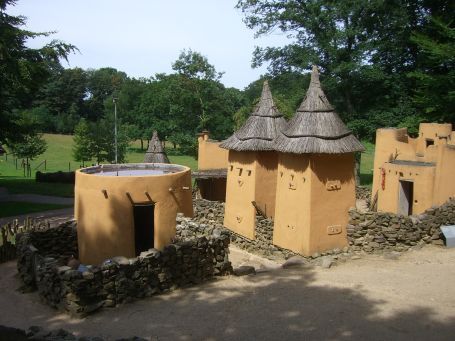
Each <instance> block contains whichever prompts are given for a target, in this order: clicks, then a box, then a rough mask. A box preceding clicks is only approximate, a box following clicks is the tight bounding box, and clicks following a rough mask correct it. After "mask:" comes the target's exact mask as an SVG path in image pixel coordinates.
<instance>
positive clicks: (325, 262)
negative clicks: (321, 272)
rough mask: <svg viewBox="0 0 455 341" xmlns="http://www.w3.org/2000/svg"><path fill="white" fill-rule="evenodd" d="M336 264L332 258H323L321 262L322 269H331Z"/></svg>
mask: <svg viewBox="0 0 455 341" xmlns="http://www.w3.org/2000/svg"><path fill="white" fill-rule="evenodd" d="M333 264H334V260H333V258H332V257H329V256H326V257H323V258H322V260H321V267H323V268H324V269H329V268H330V267H331V266H332V265H333Z"/></svg>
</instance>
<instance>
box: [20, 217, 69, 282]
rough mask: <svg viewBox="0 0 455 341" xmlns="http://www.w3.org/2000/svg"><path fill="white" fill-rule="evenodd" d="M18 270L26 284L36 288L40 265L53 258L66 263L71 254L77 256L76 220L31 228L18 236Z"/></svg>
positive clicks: (55, 260) (60, 262) (54, 260)
mask: <svg viewBox="0 0 455 341" xmlns="http://www.w3.org/2000/svg"><path fill="white" fill-rule="evenodd" d="M16 246H17V270H18V272H19V276H20V277H21V279H22V281H23V282H24V284H25V285H26V286H27V287H29V288H36V287H37V282H36V278H35V277H36V276H35V272H36V270H37V268H38V265H39V264H41V263H45V261H50V260H52V261H53V262H56V263H59V264H66V263H67V262H68V259H69V258H70V257H71V256H74V257H77V255H78V249H77V234H76V226H75V222H74V221H69V222H66V223H63V224H61V225H60V226H59V227H57V228H55V229H45V230H36V231H35V230H31V231H27V232H23V233H20V234H18V235H17V237H16Z"/></svg>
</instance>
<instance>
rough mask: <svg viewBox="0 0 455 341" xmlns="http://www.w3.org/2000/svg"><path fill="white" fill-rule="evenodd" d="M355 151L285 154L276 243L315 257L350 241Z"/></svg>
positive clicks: (280, 168) (281, 163) (281, 165)
mask: <svg viewBox="0 0 455 341" xmlns="http://www.w3.org/2000/svg"><path fill="white" fill-rule="evenodd" d="M351 207H355V181H354V155H353V154H341V155H327V154H311V155H293V154H281V155H280V158H279V165H278V183H277V198H276V211H275V226H274V234H273V243H274V244H275V245H277V246H280V247H283V248H286V249H289V250H292V251H294V252H296V253H299V254H303V255H305V256H310V255H312V254H313V253H315V252H321V251H325V250H329V249H333V248H343V247H344V246H346V245H347V239H346V225H347V223H348V220H349V216H348V211H349V209H350V208H351Z"/></svg>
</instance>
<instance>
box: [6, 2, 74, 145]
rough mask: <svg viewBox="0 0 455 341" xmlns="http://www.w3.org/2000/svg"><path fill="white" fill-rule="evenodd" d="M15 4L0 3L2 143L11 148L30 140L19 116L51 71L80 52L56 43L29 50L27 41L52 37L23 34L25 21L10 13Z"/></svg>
mask: <svg viewBox="0 0 455 341" xmlns="http://www.w3.org/2000/svg"><path fill="white" fill-rule="evenodd" d="M14 4H15V1H14V0H0V80H1V81H0V98H1V101H2V105H1V106H0V141H2V142H6V143H7V144H11V143H14V142H20V141H26V140H29V137H30V135H29V132H28V131H27V130H26V129H25V128H24V127H22V126H20V125H18V122H19V121H20V120H18V118H17V114H18V112H20V110H23V109H27V108H30V105H31V103H32V102H33V99H34V96H35V95H36V93H37V91H38V89H39V88H40V87H41V85H42V84H43V82H44V81H45V80H46V79H47V78H48V77H49V75H50V73H51V70H52V69H54V68H56V67H59V66H60V58H64V59H66V57H67V56H68V54H69V53H71V52H73V51H74V50H75V49H76V48H75V47H74V46H73V45H70V44H66V43H63V42H60V41H56V40H54V41H52V42H51V43H49V44H47V45H45V46H44V47H42V48H39V49H32V48H28V47H27V46H26V45H25V42H26V40H27V39H33V38H36V37H39V36H49V35H50V34H51V33H50V32H42V33H35V32H30V31H27V30H23V29H22V28H21V27H22V26H24V25H25V18H24V17H22V16H18V17H16V16H11V15H8V14H7V13H6V8H7V6H8V5H14Z"/></svg>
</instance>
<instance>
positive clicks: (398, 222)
mask: <svg viewBox="0 0 455 341" xmlns="http://www.w3.org/2000/svg"><path fill="white" fill-rule="evenodd" d="M349 215H350V222H349V225H348V228H347V232H348V240H349V244H350V245H351V247H352V249H353V250H354V251H362V250H363V251H366V252H369V253H370V252H378V251H390V250H392V251H400V252H401V251H406V250H408V249H409V248H410V247H413V246H417V245H423V244H429V243H431V244H435V245H444V241H443V239H442V238H443V236H442V233H441V229H440V226H441V225H453V224H455V200H454V199H451V200H449V201H448V202H447V203H445V204H444V205H442V206H440V207H435V208H430V209H428V210H427V211H425V213H423V214H421V215H417V216H401V215H396V214H392V213H381V212H365V213H361V212H358V211H357V210H350V211H349Z"/></svg>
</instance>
